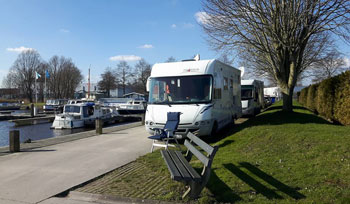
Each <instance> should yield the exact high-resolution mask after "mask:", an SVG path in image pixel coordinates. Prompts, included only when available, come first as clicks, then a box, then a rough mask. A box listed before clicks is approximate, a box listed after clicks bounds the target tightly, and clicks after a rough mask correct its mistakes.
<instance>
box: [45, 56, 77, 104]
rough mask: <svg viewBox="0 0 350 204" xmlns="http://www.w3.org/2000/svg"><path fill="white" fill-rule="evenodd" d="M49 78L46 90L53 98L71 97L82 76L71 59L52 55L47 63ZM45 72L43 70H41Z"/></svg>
mask: <svg viewBox="0 0 350 204" xmlns="http://www.w3.org/2000/svg"><path fill="white" fill-rule="evenodd" d="M46 68H47V70H48V72H49V75H50V78H49V79H47V84H48V88H47V89H48V91H49V93H50V96H51V97H53V98H73V97H74V92H75V89H76V88H77V86H78V85H79V83H80V82H81V80H82V79H83V76H82V74H81V71H80V70H79V69H78V68H77V67H76V66H75V64H74V63H73V62H72V60H71V59H69V58H65V57H63V56H61V57H58V56H56V55H55V56H53V57H51V59H50V60H49V62H48V63H47V67H46ZM43 73H45V72H43Z"/></svg>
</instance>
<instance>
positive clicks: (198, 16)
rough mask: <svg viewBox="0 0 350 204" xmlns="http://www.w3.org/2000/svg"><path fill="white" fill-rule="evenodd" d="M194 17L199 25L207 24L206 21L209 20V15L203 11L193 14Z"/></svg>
mask: <svg viewBox="0 0 350 204" xmlns="http://www.w3.org/2000/svg"><path fill="white" fill-rule="evenodd" d="M194 17H195V18H196V20H197V22H198V23H200V24H207V23H208V20H209V19H210V16H209V14H207V13H206V12H203V11H202V12H197V13H195V14H194Z"/></svg>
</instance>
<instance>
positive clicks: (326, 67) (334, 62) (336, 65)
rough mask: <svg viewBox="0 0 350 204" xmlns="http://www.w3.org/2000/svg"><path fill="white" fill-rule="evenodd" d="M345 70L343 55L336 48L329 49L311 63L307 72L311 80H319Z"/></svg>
mask: <svg viewBox="0 0 350 204" xmlns="http://www.w3.org/2000/svg"><path fill="white" fill-rule="evenodd" d="M343 71H345V59H344V55H343V54H342V53H340V52H339V51H338V50H336V49H334V48H333V49H332V50H330V52H328V53H326V54H325V56H323V57H322V58H321V59H320V60H318V61H316V62H315V63H313V64H312V65H311V68H310V70H308V73H309V75H308V76H310V77H313V79H312V81H313V82H316V83H317V82H320V81H322V80H324V79H328V78H331V77H332V76H335V75H337V74H340V73H341V72H343Z"/></svg>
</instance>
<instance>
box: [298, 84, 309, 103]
mask: <svg viewBox="0 0 350 204" xmlns="http://www.w3.org/2000/svg"><path fill="white" fill-rule="evenodd" d="M308 88H309V87H305V88H303V89H302V90H301V91H300V96H299V102H300V103H301V104H302V105H303V106H306V98H307V92H308Z"/></svg>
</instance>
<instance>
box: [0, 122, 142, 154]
mask: <svg viewBox="0 0 350 204" xmlns="http://www.w3.org/2000/svg"><path fill="white" fill-rule="evenodd" d="M141 125H142V124H141V122H134V123H128V124H125V125H119V126H114V127H106V128H103V130H102V131H103V134H106V133H111V132H116V131H121V130H126V129H129V128H134V127H138V126H141ZM93 136H98V135H97V134H96V130H90V131H86V132H80V133H74V134H69V135H64V136H59V137H52V138H47V139H42V140H35V141H33V142H32V143H21V145H20V146H21V150H20V151H23V152H25V151H30V150H32V149H36V148H40V147H46V146H50V145H55V144H60V143H64V142H70V141H74V140H79V139H83V138H88V137H93ZM8 154H11V153H10V152H9V146H5V147H1V148H0V156H4V155H8Z"/></svg>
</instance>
